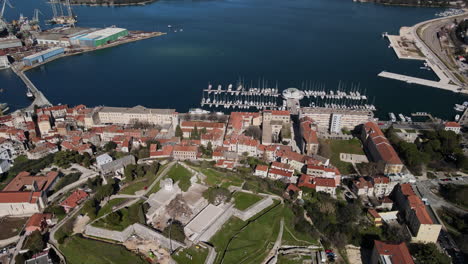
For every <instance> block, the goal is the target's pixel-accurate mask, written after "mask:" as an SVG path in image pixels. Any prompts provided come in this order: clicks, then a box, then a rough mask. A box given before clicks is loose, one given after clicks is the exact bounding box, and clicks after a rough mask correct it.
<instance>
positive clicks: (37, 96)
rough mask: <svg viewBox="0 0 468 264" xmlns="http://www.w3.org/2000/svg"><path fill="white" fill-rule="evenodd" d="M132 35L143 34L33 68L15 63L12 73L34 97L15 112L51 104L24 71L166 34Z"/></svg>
mask: <svg viewBox="0 0 468 264" xmlns="http://www.w3.org/2000/svg"><path fill="white" fill-rule="evenodd" d="M132 33H134V34H144V35H142V36H138V37H136V38H131V39H125V40H121V41H116V42H112V43H110V44H106V45H103V46H99V47H96V48H89V49H80V50H79V51H76V52H68V53H64V54H62V55H59V56H56V57H53V58H51V59H49V60H47V61H44V62H42V63H38V64H35V65H33V66H24V65H23V64H22V62H17V63H15V64H14V65H12V66H11V69H12V71H13V72H14V73H15V74H16V75H17V76H18V77H19V78H20V79H21V80H22V81H23V83H24V84H25V86H26V88H27V89H28V90H30V91H31V93H32V94H33V95H34V101H33V102H32V103H31V104H30V105H29V106H27V107H24V108H21V109H18V110H16V111H33V110H34V106H35V105H37V106H46V105H52V103H51V102H50V101H49V100H48V99H47V97H46V96H45V95H44V94H43V93H42V92H41V91H40V90H39V89H38V88H37V87H36V86H35V85H34V84H33V83H32V81H31V80H30V79H29V78H28V77H27V76H26V74H25V72H26V71H29V70H31V69H34V68H36V67H39V66H43V65H45V64H47V63H49V62H52V61H55V60H58V59H60V58H64V57H69V56H75V55H80V54H83V53H88V52H92V51H97V50H103V49H107V48H112V47H116V46H120V45H124V44H127V43H132V42H136V41H140V40H145V39H149V38H154V37H159V36H163V35H166V34H167V33H165V32H141V31H132Z"/></svg>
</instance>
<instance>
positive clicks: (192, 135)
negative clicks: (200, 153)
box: [190, 126, 200, 139]
mask: <svg viewBox="0 0 468 264" xmlns="http://www.w3.org/2000/svg"><path fill="white" fill-rule="evenodd" d="M190 139H200V134H199V133H198V128H197V126H195V127H194V128H193V130H192V133H190Z"/></svg>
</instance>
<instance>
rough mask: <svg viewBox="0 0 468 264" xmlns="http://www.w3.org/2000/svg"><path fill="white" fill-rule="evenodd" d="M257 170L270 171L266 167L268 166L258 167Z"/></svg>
mask: <svg viewBox="0 0 468 264" xmlns="http://www.w3.org/2000/svg"><path fill="white" fill-rule="evenodd" d="M255 170H256V171H268V166H266V165H257V166H256V167H255Z"/></svg>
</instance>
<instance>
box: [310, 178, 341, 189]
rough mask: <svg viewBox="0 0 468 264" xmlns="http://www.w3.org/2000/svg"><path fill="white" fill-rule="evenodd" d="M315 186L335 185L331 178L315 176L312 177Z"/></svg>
mask: <svg viewBox="0 0 468 264" xmlns="http://www.w3.org/2000/svg"><path fill="white" fill-rule="evenodd" d="M314 182H315V186H321V187H332V188H334V187H336V181H335V179H333V178H320V177H317V178H315V179H314Z"/></svg>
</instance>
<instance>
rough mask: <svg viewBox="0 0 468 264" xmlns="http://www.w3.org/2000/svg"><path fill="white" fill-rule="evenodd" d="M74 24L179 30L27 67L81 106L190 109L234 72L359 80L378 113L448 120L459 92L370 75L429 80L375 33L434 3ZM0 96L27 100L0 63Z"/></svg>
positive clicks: (313, 3)
mask: <svg viewBox="0 0 468 264" xmlns="http://www.w3.org/2000/svg"><path fill="white" fill-rule="evenodd" d="M12 3H13V5H15V8H14V9H7V13H6V17H7V18H8V19H16V18H17V17H18V16H19V13H23V14H24V15H25V16H28V15H29V16H31V15H32V13H33V10H34V8H39V9H40V10H41V11H42V13H44V16H43V17H42V19H45V18H49V17H50V16H51V13H52V11H51V8H50V7H49V6H48V4H47V3H46V2H45V1H43V0H40V1H38V0H15V1H12ZM73 9H74V11H75V13H76V14H77V15H78V19H79V23H78V26H82V27H104V26H111V25H116V26H118V27H123V28H128V29H130V30H145V31H168V30H169V28H168V27H167V25H169V24H170V25H174V26H175V27H177V28H183V32H168V34H167V35H165V36H162V37H158V38H153V39H148V40H144V41H140V42H134V43H130V44H125V45H122V46H118V47H114V48H110V49H105V50H100V51H95V52H91V53H87V54H83V55H78V56H72V57H67V58H62V59H59V60H56V61H53V62H51V63H48V64H46V65H44V66H41V67H38V68H36V69H33V70H31V71H28V72H27V75H28V76H29V77H30V79H31V80H32V81H33V82H34V83H35V84H36V85H37V87H38V88H39V89H41V91H43V93H44V94H45V95H46V96H47V97H48V99H49V100H50V101H51V102H53V103H55V104H57V103H62V104H70V105H75V104H81V103H83V104H86V105H88V106H96V105H109V106H133V105H144V106H147V107H157V108H176V109H177V111H179V112H183V111H187V110H188V109H189V108H192V107H199V104H200V100H201V90H202V89H204V88H206V86H207V84H208V83H209V82H211V83H213V84H218V83H221V84H223V85H227V84H229V83H235V82H236V80H237V79H238V78H239V77H242V78H244V79H245V80H253V81H254V82H255V81H257V80H258V79H259V78H264V79H267V80H270V81H272V82H273V81H274V82H276V81H278V83H279V87H280V89H285V88H288V87H300V85H301V83H302V82H303V81H305V80H311V81H315V82H320V83H323V84H325V85H326V87H327V88H329V89H334V88H336V87H337V85H338V82H339V81H341V82H344V83H348V84H351V83H352V82H353V83H355V84H357V83H359V84H360V87H361V89H362V90H364V89H365V90H366V91H367V94H368V95H369V97H370V98H375V105H376V106H377V108H378V112H377V115H378V116H380V117H385V118H386V115H387V113H388V112H397V113H400V112H402V113H406V114H409V113H410V112H415V111H426V112H430V113H433V114H435V115H436V116H440V117H444V118H450V117H452V116H453V115H454V114H455V113H454V112H453V110H452V106H453V104H454V103H459V102H461V101H463V100H464V99H465V98H464V97H463V96H462V95H458V94H454V93H451V92H447V91H443V90H439V89H436V88H430V87H423V86H418V85H410V84H406V83H404V82H400V81H395V80H389V79H383V78H380V77H378V76H377V74H378V73H379V72H381V71H382V70H388V71H392V72H397V73H402V74H408V75H411V76H417V77H424V78H429V79H435V78H436V77H435V76H434V74H433V73H432V72H430V71H426V70H421V69H419V67H420V66H422V62H418V61H405V60H398V59H397V57H396V55H395V54H394V52H393V50H392V49H389V48H388V47H387V46H388V40H385V39H382V37H381V33H382V32H384V31H388V32H389V33H393V34H396V33H398V30H399V28H400V27H401V26H411V25H413V24H416V23H418V22H420V21H423V20H427V19H430V18H433V17H434V14H435V13H436V12H438V11H439V9H435V8H415V7H389V6H382V5H376V4H369V3H367V4H364V3H354V2H352V1H351V0H287V1H285V0H216V1H215V0H211V1H205V0H199V1H181V0H162V1H158V2H155V3H152V4H149V5H146V6H125V7H91V6H74V7H73ZM0 86H1V87H0V88H3V89H4V92H3V93H2V94H0V98H1V99H0V101H1V102H7V103H9V104H10V105H11V106H12V107H13V108H17V107H22V106H26V105H27V104H28V103H29V102H28V101H27V99H26V97H25V87H24V85H22V83H21V81H20V80H19V79H18V78H17V77H16V76H15V75H14V74H13V73H11V72H10V71H0Z"/></svg>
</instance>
